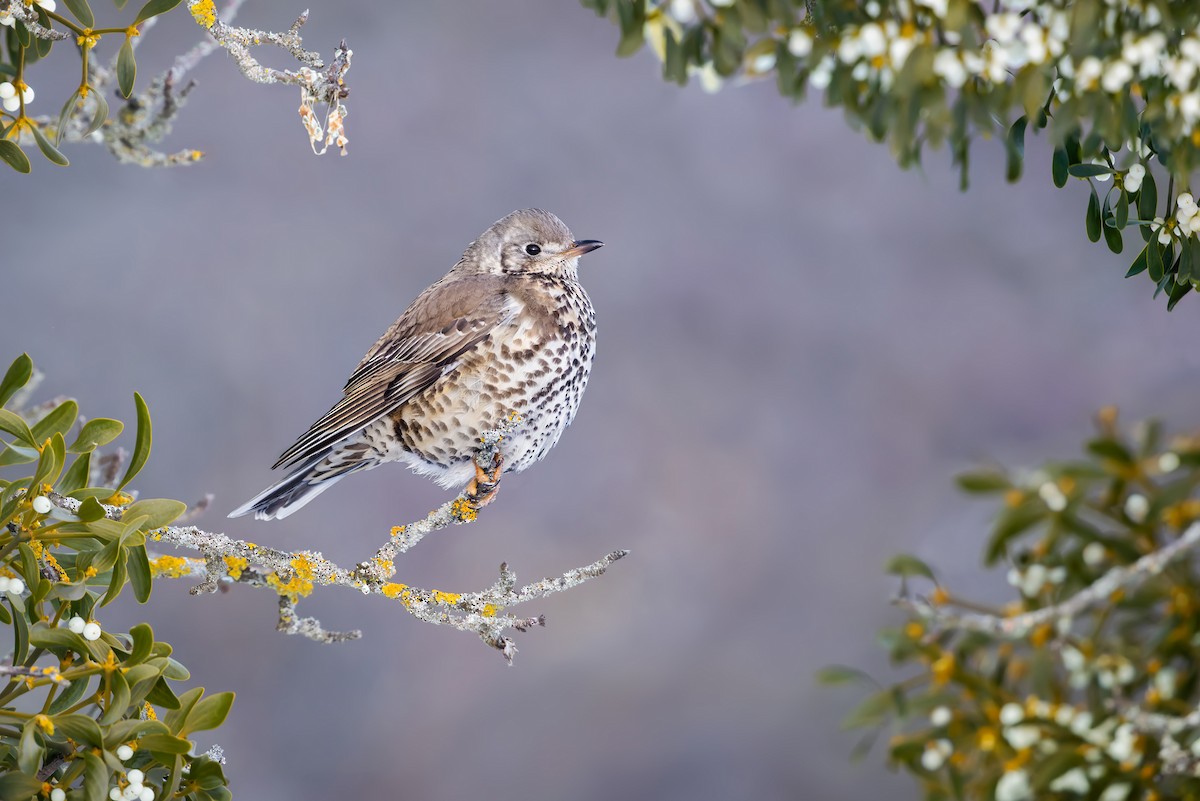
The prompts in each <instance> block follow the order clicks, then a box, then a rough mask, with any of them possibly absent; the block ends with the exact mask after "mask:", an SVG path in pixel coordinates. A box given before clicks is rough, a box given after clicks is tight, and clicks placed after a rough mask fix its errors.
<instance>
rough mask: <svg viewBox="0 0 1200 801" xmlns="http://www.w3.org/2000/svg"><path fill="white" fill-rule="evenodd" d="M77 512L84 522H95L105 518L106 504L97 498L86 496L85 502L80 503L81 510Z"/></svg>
mask: <svg viewBox="0 0 1200 801" xmlns="http://www.w3.org/2000/svg"><path fill="white" fill-rule="evenodd" d="M75 514H76V515H78V517H79V519H80V520H82V521H83V522H85V523H93V522H95V521H97V520H102V519H104V506H103V505H101V503H100V501H98V500H96V499H95V498H85V499H84V501H83V503H82V504H80V505H79V511H78V512H76V513H75Z"/></svg>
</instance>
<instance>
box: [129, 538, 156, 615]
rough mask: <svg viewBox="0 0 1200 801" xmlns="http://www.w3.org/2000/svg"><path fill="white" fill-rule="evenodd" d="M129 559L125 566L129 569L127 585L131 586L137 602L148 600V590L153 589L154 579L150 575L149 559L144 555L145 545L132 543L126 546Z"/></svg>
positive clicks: (141, 602)
mask: <svg viewBox="0 0 1200 801" xmlns="http://www.w3.org/2000/svg"><path fill="white" fill-rule="evenodd" d="M128 551H129V560H128V561H127V562H126V563H125V567H126V568H128V570H129V586H131V587H132V588H133V597H134V598H136V599H137V602H138V603H139V604H144V603H146V601H148V600H150V591H151V590H152V589H154V581H153V579H152V578H151V576H150V559H149V557H148V556H146V546H145V545H132V546H130V547H129V548H128Z"/></svg>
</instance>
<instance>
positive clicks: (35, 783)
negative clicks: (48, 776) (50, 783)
mask: <svg viewBox="0 0 1200 801" xmlns="http://www.w3.org/2000/svg"><path fill="white" fill-rule="evenodd" d="M41 791H42V783H41V781H39V780H38V778H37V777H36V776H30V775H29V774H27V773H17V772H16V771H7V772H5V773H4V774H2V775H0V798H3V799H5V801H8V799H13V801H24V800H25V799H29V798H33V796H35V795H37V794H38V793H40V792H41Z"/></svg>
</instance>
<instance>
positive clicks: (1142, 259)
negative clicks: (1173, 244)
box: [1125, 242, 1158, 278]
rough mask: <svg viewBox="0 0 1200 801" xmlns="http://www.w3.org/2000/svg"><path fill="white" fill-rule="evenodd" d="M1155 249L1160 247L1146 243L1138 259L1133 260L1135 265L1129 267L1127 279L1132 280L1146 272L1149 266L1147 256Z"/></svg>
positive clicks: (1126, 274)
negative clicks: (1151, 249)
mask: <svg viewBox="0 0 1200 801" xmlns="http://www.w3.org/2000/svg"><path fill="white" fill-rule="evenodd" d="M1153 247H1158V246H1157V245H1154V244H1151V243H1149V242H1147V243H1146V246H1145V247H1144V248H1142V250H1141V252H1139V253H1138V255H1137V258H1136V259H1134V260H1133V264H1131V265H1129V272H1127V273H1125V277H1126V278H1132V277H1133V276H1135V275H1137V274H1138V273H1141V272H1145V270H1146V267H1147V266H1149V262H1148V261H1147V258H1148V256H1147V254H1148V253H1149V252H1150V248H1153Z"/></svg>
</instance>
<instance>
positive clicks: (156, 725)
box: [104, 720, 167, 751]
mask: <svg viewBox="0 0 1200 801" xmlns="http://www.w3.org/2000/svg"><path fill="white" fill-rule="evenodd" d="M166 733H167V727H166V726H164V725H163V724H162V723H161V722H160V721H157V720H119V721H117V722H116V723H114V724H113V725H112V726H110V727H108V731H106V732H105V733H104V747H105V748H106V749H108V750H110V751H112V750H115V749H116V748H117V747H118V746H119V745H120V744H121V743H127V742H129V741H130V740H136V739H137V738H138V737H142V736H144V735H147V734H166Z"/></svg>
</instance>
